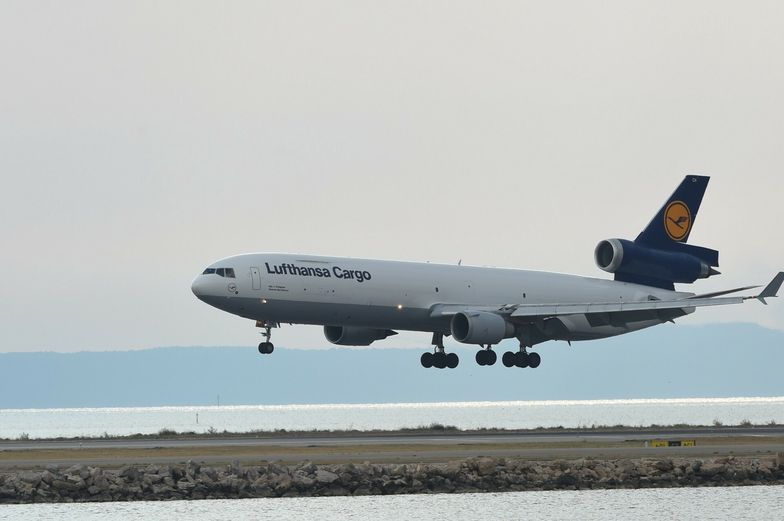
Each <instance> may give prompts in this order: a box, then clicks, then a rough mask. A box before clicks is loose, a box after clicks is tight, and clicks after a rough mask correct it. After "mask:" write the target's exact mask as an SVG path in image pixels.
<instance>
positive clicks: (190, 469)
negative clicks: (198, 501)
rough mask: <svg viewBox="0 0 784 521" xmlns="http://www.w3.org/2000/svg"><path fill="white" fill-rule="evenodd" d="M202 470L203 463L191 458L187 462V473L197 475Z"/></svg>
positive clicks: (187, 474)
mask: <svg viewBox="0 0 784 521" xmlns="http://www.w3.org/2000/svg"><path fill="white" fill-rule="evenodd" d="M200 472H201V465H199V464H198V463H196V462H194V461H193V460H191V459H189V460H188V461H186V462H185V475H186V476H197V475H199V473H200Z"/></svg>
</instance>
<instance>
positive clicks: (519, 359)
mask: <svg viewBox="0 0 784 521" xmlns="http://www.w3.org/2000/svg"><path fill="white" fill-rule="evenodd" d="M514 357H515V365H516V366H517V367H528V353H526V352H525V351H519V352H517V353H515V355H514Z"/></svg>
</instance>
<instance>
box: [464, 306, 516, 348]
mask: <svg viewBox="0 0 784 521" xmlns="http://www.w3.org/2000/svg"><path fill="white" fill-rule="evenodd" d="M451 328H452V337H453V338H454V339H455V340H457V341H458V342H462V343H464V344H497V343H498V342H500V341H501V340H503V339H504V338H510V337H513V336H514V331H515V328H514V325H513V324H511V323H509V322H507V321H506V319H504V317H502V316H501V315H496V314H495V313H490V312H487V311H461V312H459V313H456V314H455V316H453V317H452V324H451Z"/></svg>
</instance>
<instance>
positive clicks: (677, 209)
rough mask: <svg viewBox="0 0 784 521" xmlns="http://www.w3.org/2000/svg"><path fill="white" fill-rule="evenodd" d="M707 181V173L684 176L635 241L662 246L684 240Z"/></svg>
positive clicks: (698, 206) (668, 245) (693, 219)
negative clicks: (705, 174) (704, 174)
mask: <svg viewBox="0 0 784 521" xmlns="http://www.w3.org/2000/svg"><path fill="white" fill-rule="evenodd" d="M709 180H710V177H707V176H699V175H688V176H686V177H685V178H684V179H683V181H682V182H681V184H680V185H679V186H678V188H677V189H676V190H675V192H673V194H672V195H671V196H670V198H669V199H667V202H666V203H664V206H662V207H661V209H660V210H659V213H657V214H656V217H654V218H653V220H652V221H651V222H650V223H649V224H648V226H647V227H646V228H645V229H644V230H643V231H642V233H640V235H638V236H637V239H636V240H635V241H634V242H636V243H637V244H645V245H647V246H652V247H654V248H661V249H671V247H672V245H673V244H674V243H686V241H688V240H689V234H690V233H691V229H692V227H693V226H694V221H696V220H697V211H698V210H699V209H700V203H701V202H702V196H703V195H705V189H706V188H707V187H708V181H709Z"/></svg>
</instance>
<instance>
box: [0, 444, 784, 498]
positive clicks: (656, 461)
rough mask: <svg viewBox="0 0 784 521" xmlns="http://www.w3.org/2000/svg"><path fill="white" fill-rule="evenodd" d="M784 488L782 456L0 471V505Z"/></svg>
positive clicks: (163, 466) (194, 465)
mask: <svg viewBox="0 0 784 521" xmlns="http://www.w3.org/2000/svg"><path fill="white" fill-rule="evenodd" d="M762 484H784V453H779V454H778V455H777V456H775V457H767V458H734V457H724V458H712V459H693V458H688V459H687V458H653V459H651V458H645V459H617V460H594V459H580V460H573V461H565V460H554V461H528V460H521V459H511V458H471V459H465V460H456V461H451V462H449V463H429V464H425V463H418V464H405V465H401V464H371V463H363V464H351V463H347V464H340V465H316V464H313V463H311V462H303V463H300V464H297V465H280V464H275V463H268V464H263V465H252V466H243V465H241V464H240V463H239V462H234V463H232V464H231V465H226V466H221V467H215V466H207V465H200V464H198V463H195V462H193V461H188V462H187V463H185V464H179V465H146V466H124V467H121V468H119V469H102V468H100V467H89V466H85V465H74V466H72V467H69V468H58V467H57V466H52V465H50V466H48V467H47V468H46V469H45V470H28V471H18V472H11V471H0V504H3V503H6V504H7V503H56V502H67V503H70V502H87V501H135V500H148V501H156V500H173V499H224V498H254V497H307V496H352V495H353V496H359V495H373V494H428V493H465V492H504V491H524V490H556V489H564V490H576V489H607V488H650V487H694V486H727V485H762Z"/></svg>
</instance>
